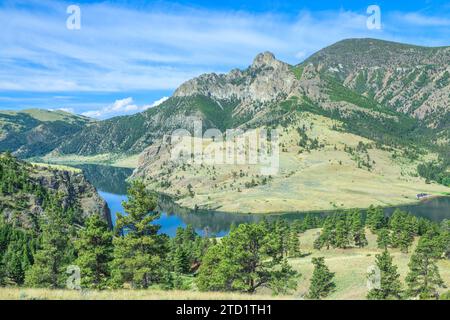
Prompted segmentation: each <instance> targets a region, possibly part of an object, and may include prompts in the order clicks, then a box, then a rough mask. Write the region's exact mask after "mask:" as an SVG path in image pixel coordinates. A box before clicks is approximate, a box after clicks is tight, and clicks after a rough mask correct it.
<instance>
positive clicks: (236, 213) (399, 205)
mask: <svg viewBox="0 0 450 320" xmlns="http://www.w3.org/2000/svg"><path fill="white" fill-rule="evenodd" d="M158 194H159V195H160V196H162V197H163V198H166V199H169V201H171V202H172V205H175V206H176V207H178V208H179V209H180V210H184V211H188V213H196V214H201V213H202V212H208V213H217V214H226V215H236V216H258V217H264V216H284V215H297V214H298V215H300V214H304V215H306V214H331V213H333V212H337V211H350V210H360V211H366V210H368V209H369V207H353V208H337V209H324V210H304V211H300V210H297V211H275V212H237V211H235V212H233V211H220V210H214V209H212V210H211V209H206V208H199V209H198V210H195V209H193V208H189V207H184V206H181V205H180V204H178V203H177V201H176V200H174V198H173V197H172V196H170V195H169V194H165V193H162V192H158ZM439 198H450V194H447V195H431V196H430V197H427V198H425V199H419V200H416V201H414V202H407V203H402V204H393V205H385V206H383V205H379V206H374V207H375V208H378V207H380V208H382V209H395V208H398V207H406V206H419V205H420V204H422V203H424V202H427V201H429V200H433V199H439Z"/></svg>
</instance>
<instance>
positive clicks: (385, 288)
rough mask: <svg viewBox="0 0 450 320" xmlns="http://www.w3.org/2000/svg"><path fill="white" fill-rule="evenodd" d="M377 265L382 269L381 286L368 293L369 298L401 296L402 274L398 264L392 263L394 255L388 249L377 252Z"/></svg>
mask: <svg viewBox="0 0 450 320" xmlns="http://www.w3.org/2000/svg"><path fill="white" fill-rule="evenodd" d="M375 257H376V265H377V267H378V270H379V271H380V283H379V287H377V288H373V289H372V290H370V291H369V293H368V294H367V299H372V300H390V299H400V298H401V283H400V275H399V274H398V272H397V266H395V265H394V264H393V263H392V257H391V255H390V254H389V252H388V251H387V250H384V252H383V253H382V254H377V255H376V256H375Z"/></svg>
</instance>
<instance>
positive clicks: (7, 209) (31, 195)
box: [0, 153, 112, 228]
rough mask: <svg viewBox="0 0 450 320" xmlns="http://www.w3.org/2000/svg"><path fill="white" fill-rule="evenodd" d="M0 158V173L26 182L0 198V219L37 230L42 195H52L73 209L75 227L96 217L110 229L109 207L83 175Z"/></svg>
mask: <svg viewBox="0 0 450 320" xmlns="http://www.w3.org/2000/svg"><path fill="white" fill-rule="evenodd" d="M0 158H1V159H2V160H4V161H2V162H0V170H1V171H3V172H8V171H13V172H14V173H15V174H17V175H19V176H21V177H22V179H26V181H27V184H26V185H22V184H19V185H17V186H16V187H15V190H14V192H11V191H8V192H3V193H2V194H0V215H2V216H3V217H4V218H5V219H6V220H7V221H10V222H13V223H14V224H15V225H18V226H22V227H23V228H35V227H37V226H38V224H37V223H38V221H39V217H40V216H41V215H43V214H45V210H44V207H45V205H44V201H45V200H44V199H45V196H44V195H45V194H48V195H50V194H52V195H58V197H60V199H61V206H62V207H63V208H64V209H69V208H72V209H75V210H74V211H75V215H76V218H75V220H74V223H81V224H83V222H84V220H85V219H86V218H88V217H89V216H92V215H99V216H100V217H101V218H102V219H103V220H104V221H106V222H107V223H108V225H109V227H110V228H112V221H111V214H110V210H109V208H108V205H107V204H106V202H105V201H104V200H103V199H102V198H101V197H100V195H99V194H98V193H97V190H96V189H95V187H94V186H93V185H92V184H90V183H89V182H88V181H87V180H86V178H85V176H84V175H83V173H82V172H77V171H68V170H59V169H58V170H57V169H54V168H52V167H43V166H36V165H31V164H29V163H27V162H24V161H20V160H17V159H15V158H13V157H10V156H7V155H6V156H5V155H3V154H1V153H0ZM5 159H6V160H5ZM30 186H31V187H30Z"/></svg>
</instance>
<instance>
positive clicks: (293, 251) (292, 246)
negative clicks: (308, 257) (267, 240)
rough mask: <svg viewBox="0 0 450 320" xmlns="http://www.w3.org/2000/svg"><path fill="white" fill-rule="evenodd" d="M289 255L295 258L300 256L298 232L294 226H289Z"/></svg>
mask: <svg viewBox="0 0 450 320" xmlns="http://www.w3.org/2000/svg"><path fill="white" fill-rule="evenodd" d="M288 251H289V256H290V257H292V258H297V257H300V256H301V254H302V253H301V251H300V239H299V238H298V232H297V231H296V229H295V228H291V231H290V235H289V242H288Z"/></svg>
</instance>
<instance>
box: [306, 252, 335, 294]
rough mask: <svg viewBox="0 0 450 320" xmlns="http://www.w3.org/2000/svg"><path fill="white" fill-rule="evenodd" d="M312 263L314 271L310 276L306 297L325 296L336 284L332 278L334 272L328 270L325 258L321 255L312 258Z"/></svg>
mask: <svg viewBox="0 0 450 320" xmlns="http://www.w3.org/2000/svg"><path fill="white" fill-rule="evenodd" d="M312 263H313V264H314V271H313V275H312V278H311V284H310V287H309V293H308V298H310V299H322V298H326V297H327V296H328V295H329V294H330V293H332V292H333V291H334V290H335V288H336V284H335V283H334V280H333V279H334V272H330V270H329V269H328V267H327V266H326V265H325V258H323V257H319V258H312Z"/></svg>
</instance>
